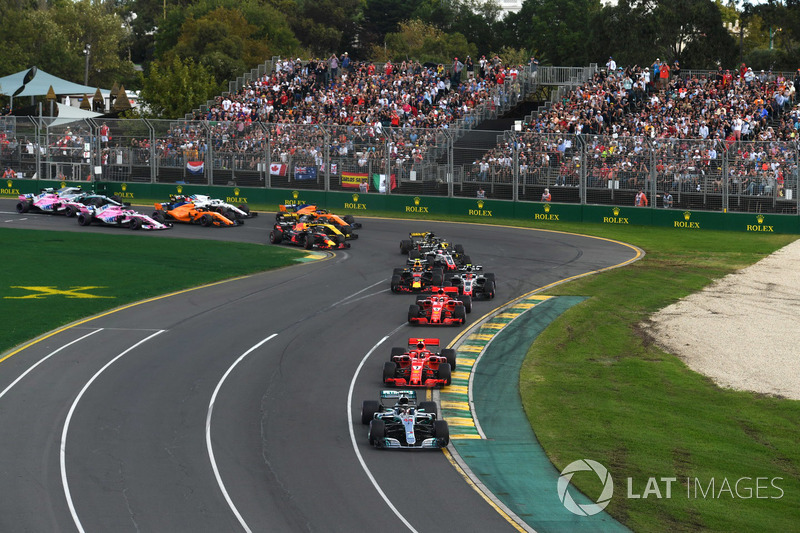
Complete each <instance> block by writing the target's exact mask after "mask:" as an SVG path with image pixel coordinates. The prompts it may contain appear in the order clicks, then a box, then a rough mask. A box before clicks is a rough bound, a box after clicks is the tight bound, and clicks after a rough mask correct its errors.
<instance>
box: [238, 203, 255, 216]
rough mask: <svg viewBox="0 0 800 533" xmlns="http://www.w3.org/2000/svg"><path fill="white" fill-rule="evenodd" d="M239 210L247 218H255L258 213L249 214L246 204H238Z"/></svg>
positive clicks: (248, 207)
mask: <svg viewBox="0 0 800 533" xmlns="http://www.w3.org/2000/svg"><path fill="white" fill-rule="evenodd" d="M239 209H241V210H242V211H243V212H244V214H245V216H248V217H254V216H256V215H257V214H258V213H251V212H250V206H249V205H247V204H240V205H239Z"/></svg>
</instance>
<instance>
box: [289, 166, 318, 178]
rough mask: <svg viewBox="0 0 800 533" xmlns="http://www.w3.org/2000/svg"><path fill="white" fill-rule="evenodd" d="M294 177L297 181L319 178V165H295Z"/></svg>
mask: <svg viewBox="0 0 800 533" xmlns="http://www.w3.org/2000/svg"><path fill="white" fill-rule="evenodd" d="M294 179H295V180H297V181H311V180H316V179H317V167H314V166H307V167H294Z"/></svg>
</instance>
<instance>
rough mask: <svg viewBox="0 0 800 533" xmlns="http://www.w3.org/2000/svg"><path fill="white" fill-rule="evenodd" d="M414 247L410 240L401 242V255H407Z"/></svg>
mask: <svg viewBox="0 0 800 533" xmlns="http://www.w3.org/2000/svg"><path fill="white" fill-rule="evenodd" d="M413 247H414V245H413V244H412V243H411V241H410V240H409V239H406V240H403V241H400V253H401V254H407V253H409V252H410V251H411V249H412V248H413Z"/></svg>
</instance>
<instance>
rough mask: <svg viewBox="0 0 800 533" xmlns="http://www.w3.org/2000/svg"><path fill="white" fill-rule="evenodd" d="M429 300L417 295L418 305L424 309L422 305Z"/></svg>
mask: <svg viewBox="0 0 800 533" xmlns="http://www.w3.org/2000/svg"><path fill="white" fill-rule="evenodd" d="M425 300H427V298H426V297H425V296H423V295H421V294H418V295H417V305H418V306H420V307H422V303H423V302H424V301H425Z"/></svg>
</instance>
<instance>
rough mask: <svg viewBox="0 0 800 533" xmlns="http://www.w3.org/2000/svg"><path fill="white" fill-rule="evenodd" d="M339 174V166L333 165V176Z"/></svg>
mask: <svg viewBox="0 0 800 533" xmlns="http://www.w3.org/2000/svg"><path fill="white" fill-rule="evenodd" d="M337 172H339V165H337V164H336V163H331V174H333V175H334V176H335V175H336V173H337Z"/></svg>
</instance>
